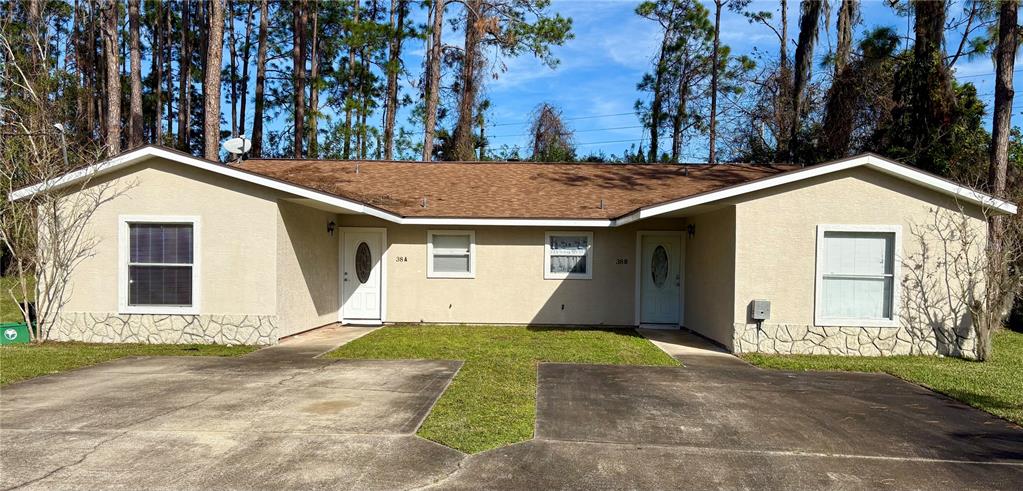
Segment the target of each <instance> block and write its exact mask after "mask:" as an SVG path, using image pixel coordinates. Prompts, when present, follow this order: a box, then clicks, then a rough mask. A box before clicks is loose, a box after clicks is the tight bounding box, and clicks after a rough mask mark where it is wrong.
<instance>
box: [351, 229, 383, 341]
mask: <svg viewBox="0 0 1023 491" xmlns="http://www.w3.org/2000/svg"><path fill="white" fill-rule="evenodd" d="M383 253H384V232H383V231H377V230H369V231H367V230H342V232H341V317H342V319H343V320H344V322H346V323H352V322H355V323H359V322H360V321H375V322H379V321H380V320H381V319H382V318H381V311H382V309H381V306H382V296H383Z"/></svg>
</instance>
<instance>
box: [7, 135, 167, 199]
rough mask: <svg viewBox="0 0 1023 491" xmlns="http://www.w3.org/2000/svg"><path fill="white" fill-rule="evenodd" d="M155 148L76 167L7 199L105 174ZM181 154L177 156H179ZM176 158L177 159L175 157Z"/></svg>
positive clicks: (142, 157)
mask: <svg viewBox="0 0 1023 491" xmlns="http://www.w3.org/2000/svg"><path fill="white" fill-rule="evenodd" d="M152 150H155V149H154V148H152V147H144V148H140V149H138V150H133V151H131V152H128V153H125V154H122V155H119V156H117V157H114V158H112V159H109V160H104V161H103V162H100V163H98V164H94V165H90V166H88V167H85V168H82V169H78V170H76V171H73V172H69V173H67V174H64V175H63V176H60V177H55V178H53V179H50V180H48V181H43V182H41V183H38V184H34V185H31V186H28V187H24V188H21V189H18V190H16V191H14V192H12V193H11V194H10V195H9V196H8V200H9V201H18V200H19V199H22V198H25V197H27V196H31V195H33V194H36V193H40V192H45V191H50V190H54V189H60V188H63V187H66V186H70V185H72V184H75V183H78V182H81V181H83V180H85V179H87V178H90V177H95V176H97V175H100V174H106V173H108V172H113V171H115V170H117V169H120V168H121V167H126V166H128V165H131V164H134V163H136V162H138V161H140V160H142V159H144V158H146V157H148V156H150V155H151V151H152ZM180 157H181V156H178V158H180ZM175 160H177V159H175Z"/></svg>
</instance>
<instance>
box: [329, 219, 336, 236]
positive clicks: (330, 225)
mask: <svg viewBox="0 0 1023 491" xmlns="http://www.w3.org/2000/svg"><path fill="white" fill-rule="evenodd" d="M335 228H337V224H336V223H334V220H331V221H330V223H328V224H327V233H328V234H330V236H331V237H333V236H334V229H335Z"/></svg>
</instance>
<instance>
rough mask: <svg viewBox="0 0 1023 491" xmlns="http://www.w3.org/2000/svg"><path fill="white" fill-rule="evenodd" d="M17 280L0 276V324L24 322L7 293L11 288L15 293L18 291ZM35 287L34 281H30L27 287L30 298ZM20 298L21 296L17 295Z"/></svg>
mask: <svg viewBox="0 0 1023 491" xmlns="http://www.w3.org/2000/svg"><path fill="white" fill-rule="evenodd" d="M17 283H18V280H17V278H15V277H14V276H0V322H24V320H23V319H22V317H21V311H20V310H18V304H17V302H15V301H14V299H13V298H11V294H10V293H9V292H8V290H10V289H11V288H14V289H15V292H16V293H17V292H18V291H20V288H21V287H20V286H18V285H17ZM34 287H35V280H31V282H30V283H29V285H28V295H29V297H30V298H31V296H32V293H33V288H34ZM18 296H19V297H20V296H21V294H20V293H18Z"/></svg>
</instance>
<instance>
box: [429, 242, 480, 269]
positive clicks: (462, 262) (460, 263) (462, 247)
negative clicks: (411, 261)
mask: <svg viewBox="0 0 1023 491" xmlns="http://www.w3.org/2000/svg"><path fill="white" fill-rule="evenodd" d="M431 240H432V241H433V257H432V258H430V260H431V261H433V272H434V273H459V274H470V273H471V272H472V258H471V257H470V254H471V246H472V240H471V238H470V236H469V234H440V233H436V234H433V236H432V239H431Z"/></svg>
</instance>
